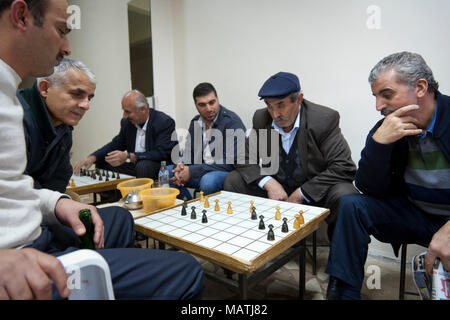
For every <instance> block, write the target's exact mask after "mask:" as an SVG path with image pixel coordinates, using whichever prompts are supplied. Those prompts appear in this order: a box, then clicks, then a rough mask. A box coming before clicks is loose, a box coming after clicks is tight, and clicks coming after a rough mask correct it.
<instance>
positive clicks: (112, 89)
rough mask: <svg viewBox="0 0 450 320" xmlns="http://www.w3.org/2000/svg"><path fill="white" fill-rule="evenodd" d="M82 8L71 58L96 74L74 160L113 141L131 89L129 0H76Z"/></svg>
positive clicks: (76, 132)
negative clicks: (91, 96)
mask: <svg viewBox="0 0 450 320" xmlns="http://www.w3.org/2000/svg"><path fill="white" fill-rule="evenodd" d="M68 2H69V4H70V5H78V6H79V7H80V9H81V29H80V30H73V31H72V32H71V33H70V34H69V40H70V44H71V48H72V55H71V58H73V59H77V60H81V61H82V62H84V63H85V64H86V65H87V66H88V67H89V68H90V69H91V70H92V71H93V72H94V74H95V75H96V78H97V89H96V91H95V98H94V99H93V100H92V103H91V105H90V110H89V111H88V112H87V113H86V114H85V116H84V117H83V119H82V120H81V121H80V123H79V124H78V126H76V127H75V129H74V132H73V148H72V151H73V156H72V160H73V161H78V160H80V159H83V158H84V157H86V156H87V155H89V154H90V153H91V152H93V151H95V150H97V148H99V147H101V146H103V145H104V144H105V143H107V142H109V141H110V140H111V138H112V137H113V136H115V135H116V134H117V133H118V132H119V129H120V119H121V118H122V106H121V100H122V96H123V94H124V93H125V92H126V91H128V90H130V89H131V74H130V53H129V44H128V13H127V3H128V1H127V0H114V1H111V0H95V1H92V0H72V1H68Z"/></svg>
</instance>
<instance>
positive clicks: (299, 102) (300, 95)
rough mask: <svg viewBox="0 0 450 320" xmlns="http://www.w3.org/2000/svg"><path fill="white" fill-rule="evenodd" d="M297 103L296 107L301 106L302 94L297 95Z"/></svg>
mask: <svg viewBox="0 0 450 320" xmlns="http://www.w3.org/2000/svg"><path fill="white" fill-rule="evenodd" d="M297 102H298V105H301V104H302V102H303V92H300V94H299V95H298V100H297Z"/></svg>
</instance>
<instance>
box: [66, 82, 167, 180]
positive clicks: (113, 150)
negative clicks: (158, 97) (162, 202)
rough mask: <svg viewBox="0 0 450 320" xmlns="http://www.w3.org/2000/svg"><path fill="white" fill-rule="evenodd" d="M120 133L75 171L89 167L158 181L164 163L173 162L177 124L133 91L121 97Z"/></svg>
mask: <svg viewBox="0 0 450 320" xmlns="http://www.w3.org/2000/svg"><path fill="white" fill-rule="evenodd" d="M122 110H123V118H122V120H121V123H120V132H119V134H118V135H117V136H115V137H114V138H113V139H112V140H111V142H109V143H108V144H106V145H104V146H103V147H102V148H100V149H98V150H97V151H95V152H93V153H92V154H90V155H89V156H88V157H87V158H86V159H84V160H81V161H78V162H77V163H76V164H75V165H74V172H76V173H77V172H79V170H80V169H81V168H89V167H91V166H92V165H93V164H94V163H95V165H96V167H97V168H102V169H107V170H112V171H116V172H120V173H124V174H128V175H131V176H136V177H139V178H144V177H147V178H153V179H156V178H157V176H158V171H159V169H160V166H161V161H166V162H168V163H169V162H170V155H171V151H172V148H173V147H174V146H175V145H176V142H174V141H171V136H172V133H173V132H174V131H175V121H174V120H173V119H172V118H171V117H170V116H168V115H167V114H165V113H164V112H162V111H158V110H155V109H151V108H150V107H149V104H148V102H147V98H146V97H145V96H144V94H142V93H141V92H140V91H138V90H131V91H129V92H127V93H125V95H124V96H123V98H122Z"/></svg>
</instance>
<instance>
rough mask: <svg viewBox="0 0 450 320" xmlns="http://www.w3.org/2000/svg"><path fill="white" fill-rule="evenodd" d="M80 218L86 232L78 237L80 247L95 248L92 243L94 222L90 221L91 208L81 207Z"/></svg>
mask: <svg viewBox="0 0 450 320" xmlns="http://www.w3.org/2000/svg"><path fill="white" fill-rule="evenodd" d="M80 220H81V222H83V224H84V227H85V228H86V233H85V234H84V235H82V236H81V237H80V241H81V243H80V249H91V250H95V245H94V224H93V223H92V218H91V210H89V209H81V210H80Z"/></svg>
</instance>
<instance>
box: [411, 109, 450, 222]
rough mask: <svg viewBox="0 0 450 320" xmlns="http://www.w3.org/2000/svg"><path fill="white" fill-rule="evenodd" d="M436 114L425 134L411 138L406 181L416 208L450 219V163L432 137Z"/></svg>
mask: <svg viewBox="0 0 450 320" xmlns="http://www.w3.org/2000/svg"><path fill="white" fill-rule="evenodd" d="M436 111H437V106H436ZM436 111H435V114H434V117H433V120H432V122H431V124H430V126H429V128H428V130H427V132H426V133H425V134H424V135H422V136H417V137H410V138H408V144H409V154H408V164H407V166H406V170H405V181H406V184H407V187H408V190H409V192H410V196H409V199H410V201H412V202H413V203H414V204H415V205H417V206H418V207H419V208H421V209H422V210H423V211H425V212H427V213H429V214H437V215H445V216H450V161H449V160H448V159H447V158H446V157H445V155H444V153H443V152H442V151H441V150H440V149H439V146H438V145H437V143H436V142H435V140H434V138H433V129H434V123H435V122H436V114H437V112H436Z"/></svg>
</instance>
